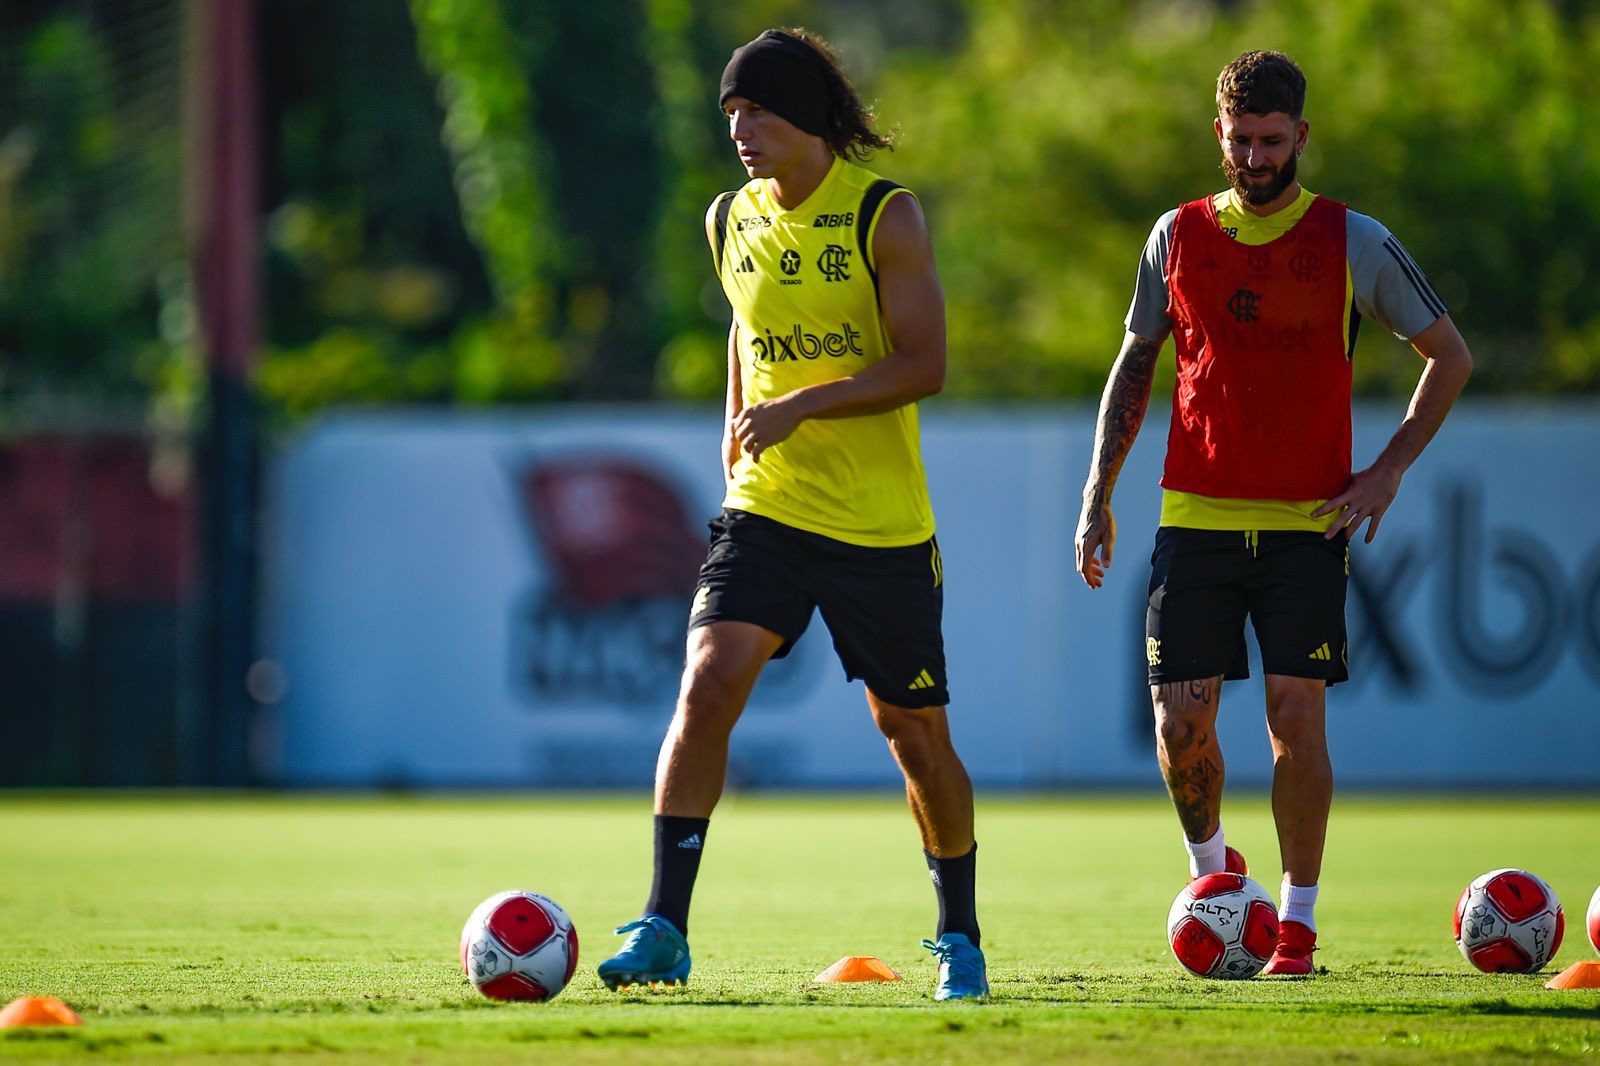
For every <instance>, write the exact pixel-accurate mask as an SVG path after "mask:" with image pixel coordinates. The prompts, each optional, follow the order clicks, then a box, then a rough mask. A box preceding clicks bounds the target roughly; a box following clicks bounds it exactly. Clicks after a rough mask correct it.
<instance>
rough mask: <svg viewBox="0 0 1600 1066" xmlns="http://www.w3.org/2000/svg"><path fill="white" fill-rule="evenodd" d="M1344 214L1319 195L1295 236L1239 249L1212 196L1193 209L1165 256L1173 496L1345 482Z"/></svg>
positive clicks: (1182, 218)
mask: <svg viewBox="0 0 1600 1066" xmlns="http://www.w3.org/2000/svg"><path fill="white" fill-rule="evenodd" d="M1345 243H1346V242H1345V206H1344V205H1343V204H1341V203H1337V202H1335V201H1332V200H1327V199H1324V198H1322V197H1318V198H1317V200H1316V201H1315V202H1314V203H1313V204H1312V205H1311V207H1310V209H1309V210H1308V211H1307V212H1306V214H1305V216H1304V217H1303V218H1301V219H1300V221H1299V222H1297V223H1296V224H1295V226H1294V228H1293V229H1291V230H1290V231H1289V232H1288V233H1286V234H1284V235H1283V236H1282V237H1279V238H1278V239H1276V240H1274V241H1271V242H1269V243H1267V244H1260V245H1246V244H1241V243H1239V242H1237V241H1235V240H1233V239H1232V238H1230V237H1229V236H1228V235H1227V234H1225V233H1224V232H1223V231H1222V229H1221V228H1220V226H1219V225H1218V223H1217V217H1216V208H1215V205H1214V204H1213V202H1212V199H1211V198H1210V197H1206V198H1205V199H1203V200H1196V201H1194V202H1192V203H1187V204H1184V205H1183V206H1182V207H1181V208H1179V209H1178V217H1177V220H1176V222H1175V223H1174V224H1173V231H1172V247H1171V249H1170V251H1169V253H1168V259H1167V277H1168V293H1169V298H1168V307H1167V314H1168V316H1169V317H1170V318H1171V320H1172V325H1173V331H1172V336H1173V343H1174V345H1175V346H1176V348H1177V359H1178V380H1177V385H1176V387H1175V389H1174V390H1173V397H1172V426H1171V429H1170V431H1169V433H1168V441H1167V461H1166V469H1165V472H1164V474H1163V476H1162V479H1161V484H1162V485H1163V486H1164V487H1165V488H1168V489H1175V490H1178V491H1181V492H1192V493H1197V494H1199V495H1202V496H1216V497H1226V498H1231V499H1275V500H1311V499H1327V498H1329V497H1333V496H1337V495H1338V494H1339V493H1341V492H1343V491H1344V489H1345V487H1346V486H1347V485H1348V484H1349V481H1350V441H1351V433H1350V359H1349V353H1348V351H1347V350H1346V348H1345V341H1344V330H1345V302H1346V281H1345V272H1344V270H1343V263H1344V256H1345Z"/></svg>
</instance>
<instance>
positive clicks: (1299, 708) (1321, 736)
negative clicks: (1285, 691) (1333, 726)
mask: <svg viewBox="0 0 1600 1066" xmlns="http://www.w3.org/2000/svg"><path fill="white" fill-rule="evenodd" d="M1267 728H1268V729H1269V730H1270V731H1271V733H1272V736H1273V739H1274V740H1276V741H1278V742H1279V743H1280V744H1283V745H1285V746H1286V747H1288V748H1290V749H1291V750H1293V749H1297V748H1306V747H1309V746H1313V745H1320V744H1325V743H1326V742H1327V741H1326V735H1325V734H1326V716H1325V715H1324V713H1323V710H1322V708H1321V707H1320V706H1319V705H1318V704H1316V703H1315V702H1313V701H1310V700H1296V699H1283V700H1279V701H1277V702H1276V703H1275V704H1273V705H1271V706H1269V707H1268V710H1267Z"/></svg>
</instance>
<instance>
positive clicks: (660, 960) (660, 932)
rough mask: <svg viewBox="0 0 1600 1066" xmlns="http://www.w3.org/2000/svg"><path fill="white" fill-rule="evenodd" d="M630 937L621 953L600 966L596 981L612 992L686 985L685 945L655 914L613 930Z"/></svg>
mask: <svg viewBox="0 0 1600 1066" xmlns="http://www.w3.org/2000/svg"><path fill="white" fill-rule="evenodd" d="M617 933H618V935H620V934H622V933H631V934H632V935H631V936H629V937H628V939H627V940H625V941H623V943H622V950H621V951H619V952H617V953H616V954H615V955H613V956H611V958H609V959H607V960H606V961H605V962H602V963H601V964H600V966H599V968H598V970H599V974H600V980H602V981H604V982H605V985H606V987H607V988H609V989H611V991H613V992H615V991H616V990H617V989H619V988H627V987H628V986H629V985H655V984H664V985H679V984H687V983H688V981H689V942H688V941H687V940H685V939H684V938H683V934H682V933H680V932H678V927H677V926H675V925H673V924H672V923H671V922H669V921H668V920H667V919H665V918H663V917H661V915H659V914H647V915H645V916H644V917H643V918H640V919H639V920H638V921H636V922H629V923H628V924H627V925H624V926H622V927H620V928H619V929H618V930H617Z"/></svg>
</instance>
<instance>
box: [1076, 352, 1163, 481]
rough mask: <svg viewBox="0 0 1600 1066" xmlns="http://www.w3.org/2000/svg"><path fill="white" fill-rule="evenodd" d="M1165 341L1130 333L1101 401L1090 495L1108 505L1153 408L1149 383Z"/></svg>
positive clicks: (1090, 472)
mask: <svg viewBox="0 0 1600 1066" xmlns="http://www.w3.org/2000/svg"><path fill="white" fill-rule="evenodd" d="M1161 345H1162V341H1152V340H1146V339H1145V338H1143V337H1138V336H1135V335H1134V334H1132V333H1130V334H1128V336H1127V339H1126V340H1125V341H1124V342H1123V345H1122V352H1121V354H1119V355H1118V356H1117V362H1116V365H1115V366H1113V367H1112V368H1111V377H1110V380H1108V381H1107V382H1106V391H1105V393H1104V394H1103V395H1102V396H1101V397H1100V416H1099V418H1098V420H1097V421H1096V423H1095V429H1094V458H1093V460H1092V461H1091V462H1092V465H1091V466H1090V468H1089V485H1088V493H1087V494H1088V495H1090V496H1091V497H1093V498H1095V499H1097V500H1098V501H1099V502H1102V503H1103V502H1105V501H1106V500H1107V499H1109V498H1110V496H1111V488H1112V486H1113V485H1115V484H1116V483H1117V474H1118V473H1120V472H1121V470H1122V461H1123V460H1124V459H1126V458H1127V457H1128V450H1129V449H1130V448H1132V447H1133V440H1134V438H1135V437H1137V436H1138V435H1139V427H1140V426H1142V425H1143V424H1144V415H1145V411H1146V409H1147V408H1148V407H1149V406H1150V383H1151V382H1152V381H1153V380H1154V379H1155V374H1156V357H1157V356H1158V355H1160V354H1161Z"/></svg>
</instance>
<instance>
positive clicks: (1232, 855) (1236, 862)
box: [1189, 846, 1250, 885]
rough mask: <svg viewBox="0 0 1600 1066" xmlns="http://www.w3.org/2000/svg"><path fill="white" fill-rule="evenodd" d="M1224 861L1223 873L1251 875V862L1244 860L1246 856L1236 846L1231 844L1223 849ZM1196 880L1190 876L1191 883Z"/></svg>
mask: <svg viewBox="0 0 1600 1066" xmlns="http://www.w3.org/2000/svg"><path fill="white" fill-rule="evenodd" d="M1222 862H1223V866H1222V872H1223V873H1225V874H1240V875H1242V876H1244V877H1249V876H1250V864H1249V863H1247V862H1245V861H1244V856H1243V855H1240V854H1239V852H1238V850H1237V849H1235V848H1233V847H1231V846H1230V847H1226V848H1223V849H1222ZM1194 881H1195V879H1194V878H1192V877H1191V878H1189V883H1190V884H1191V885H1192V884H1194Z"/></svg>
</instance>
